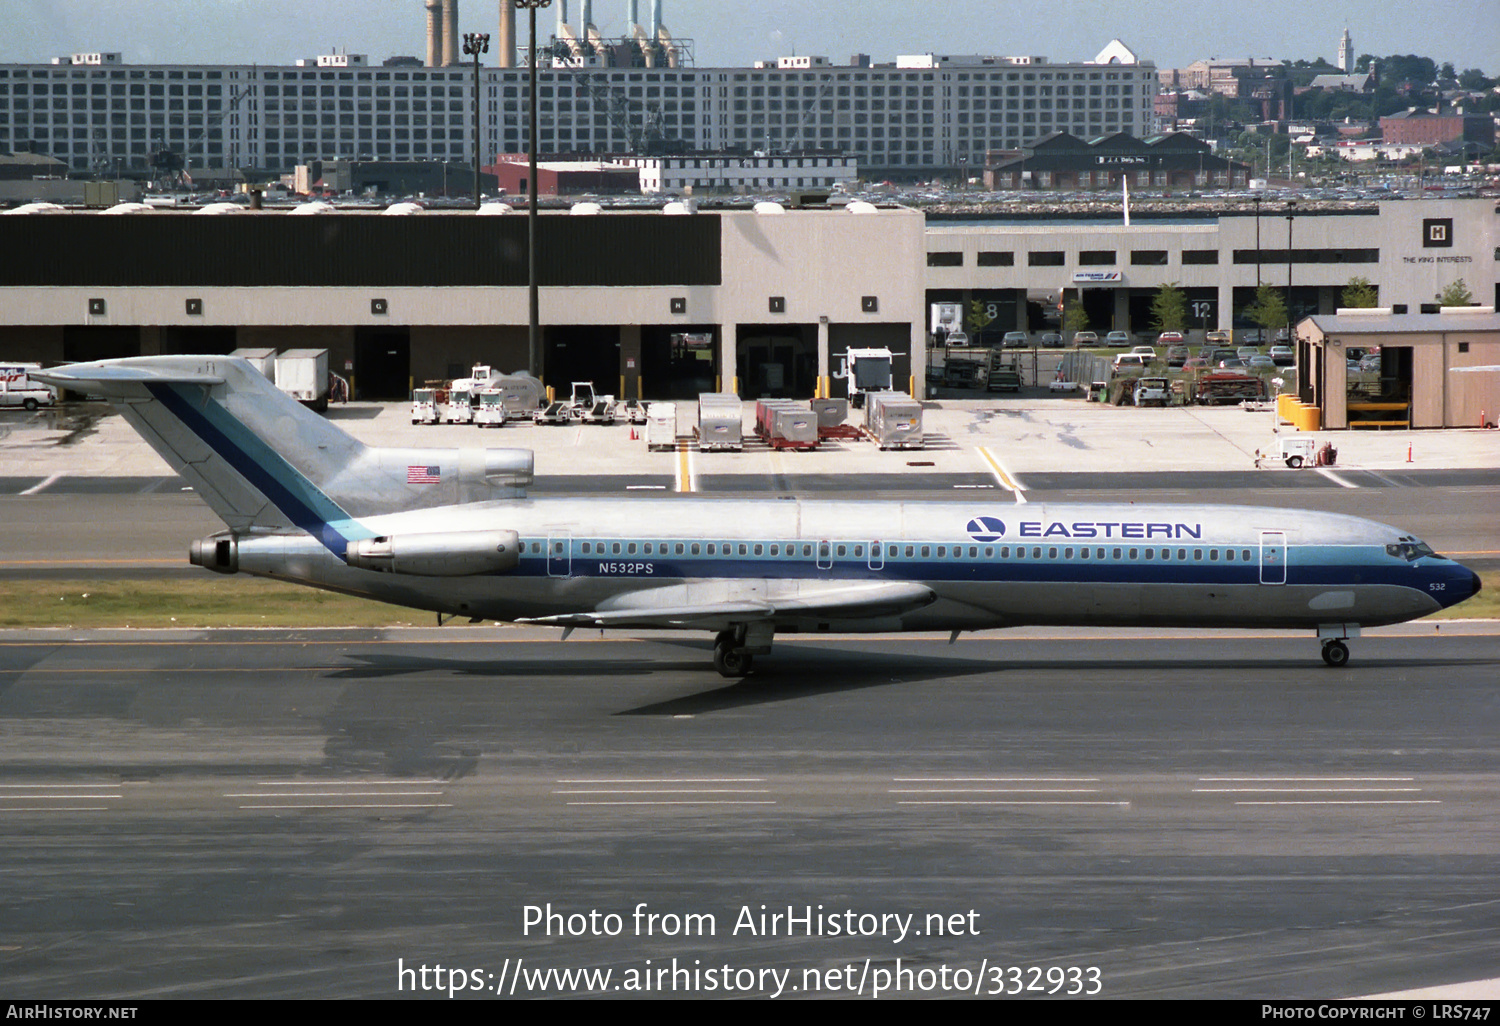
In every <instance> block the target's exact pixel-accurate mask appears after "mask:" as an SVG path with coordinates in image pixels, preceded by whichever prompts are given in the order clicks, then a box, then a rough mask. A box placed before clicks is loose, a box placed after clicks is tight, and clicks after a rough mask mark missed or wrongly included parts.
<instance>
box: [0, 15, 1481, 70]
mask: <svg viewBox="0 0 1500 1026" xmlns="http://www.w3.org/2000/svg"><path fill="white" fill-rule="evenodd" d="M662 2H663V5H664V8H663V11H664V13H663V16H662V20H663V22H664V23H665V24H666V26H667V27H668V28H669V29H670V30H671V31H672V32H673V34H675V35H677V36H679V37H684V38H687V39H691V40H693V42H694V49H695V53H696V58H697V60H696V63H697V65H698V66H699V67H725V66H743V65H745V64H748V63H749V62H751V61H753V60H755V59H757V58H774V57H778V56H783V55H787V54H793V53H798V54H816V55H823V56H827V57H829V58H831V59H833V60H834V61H836V62H840V63H841V62H844V61H846V60H847V59H848V57H849V55H850V54H852V53H868V54H870V55H871V56H872V57H873V58H874V59H875V60H877V61H889V60H891V59H893V58H894V57H895V56H896V55H897V54H900V53H926V52H938V53H985V54H1032V55H1039V56H1045V57H1048V58H1050V59H1052V60H1054V61H1058V62H1065V61H1083V60H1091V59H1093V57H1094V55H1095V54H1096V53H1098V52H1099V50H1101V49H1102V48H1103V47H1104V45H1105V44H1106V43H1108V42H1109V41H1110V39H1112V38H1115V37H1118V38H1120V39H1122V40H1123V41H1124V42H1125V43H1126V44H1127V45H1128V46H1130V47H1131V48H1132V49H1133V50H1135V52H1136V53H1138V54H1139V55H1140V56H1141V58H1142V59H1143V60H1149V61H1153V62H1155V63H1156V65H1157V66H1158V67H1181V66H1183V65H1185V64H1188V63H1190V62H1192V61H1194V60H1197V59H1199V58H1201V57H1213V56H1218V57H1251V56H1253V57H1274V58H1277V59H1280V58H1288V59H1292V60H1296V59H1299V58H1306V59H1309V60H1310V59H1312V58H1315V57H1324V58H1327V59H1328V60H1330V61H1332V60H1333V59H1334V57H1335V49H1336V47H1337V44H1338V39H1339V35H1340V33H1341V32H1342V31H1343V30H1344V27H1345V26H1346V25H1347V26H1348V27H1349V30H1350V32H1351V33H1352V34H1353V36H1354V47H1355V53H1356V54H1362V53H1373V54H1377V55H1380V54H1389V53H1415V54H1420V55H1422V56H1427V57H1431V58H1433V59H1434V60H1436V61H1438V62H1439V63H1441V62H1443V61H1452V62H1453V64H1454V66H1455V67H1457V68H1458V69H1460V70H1462V69H1463V68H1469V67H1478V68H1481V69H1483V70H1484V71H1485V72H1486V73H1487V74H1489V75H1494V74H1496V73H1497V72H1500V0H1417V2H1408V3H1396V4H1392V3H1390V2H1389V0H1341V2H1337V3H1332V4H1327V5H1324V4H1321V3H1309V2H1308V0H1237V2H1229V0H1199V2H1197V3H1183V2H1181V0H1177V2H1172V3H1168V2H1166V0H1135V2H1132V3H1125V2H1122V0H1089V2H1080V0H1048V2H1045V3H1043V2H1039V0H1018V2H1012V3H1008V4H999V3H996V2H995V0H944V2H937V3H912V2H906V3H897V2H893V0H863V2H859V3H846V4H838V5H835V4H831V3H828V2H826V0H820V2H802V3H789V2H785V0H759V2H756V0H748V2H747V0H662ZM649 4H650V0H639V6H640V10H641V16H642V18H645V17H646V12H647V11H648V10H649ZM496 10H497V0H459V23H460V24H459V29H460V31H464V32H475V31H477V32H490V33H491V34H493V33H494V31H495V24H496V21H497V16H496ZM626 10H627V4H626V0H609V2H604V0H596V2H595V4H594V23H595V24H596V25H597V26H598V27H599V29H600V31H601V32H602V33H604V35H606V36H611V35H620V34H622V33H623V32H624V30H625V18H626V14H625V12H626ZM555 12H556V2H555V0H554V5H553V7H551V8H549V9H547V10H544V11H542V12H540V13H539V15H538V19H537V24H538V30H539V33H540V34H542V35H543V36H544V37H545V36H546V35H549V34H550V33H551V30H552V28H553V26H554V25H555V23H556V17H557V15H556V13H555ZM577 12H578V0H570V3H569V15H570V19H572V20H574V21H576V20H577V17H578V13H577ZM0 25H4V26H5V32H4V34H3V35H0V63H13V62H44V61H47V60H49V59H51V58H52V57H57V56H62V55H64V54H69V53H73V52H76V51H94V50H114V51H119V52H121V53H123V54H124V59H125V61H126V62H127V63H132V64H150V63H161V64H254V63H260V64H290V63H291V62H292V61H294V60H296V59H297V58H299V57H312V56H316V55H317V54H320V53H331V52H334V51H335V50H337V51H347V52H349V53H363V54H367V55H369V57H370V59H371V61H372V62H374V63H377V64H378V63H379V62H380V61H381V60H383V59H384V58H386V57H389V56H391V55H393V54H410V55H415V56H421V55H422V54H423V53H424V52H425V43H424V39H425V15H424V13H423V2H422V0H316V2H314V3H309V4H296V3H279V4H278V3H273V2H268V0H0ZM524 26H525V22H524V19H522V20H521V26H520V28H521V31H522V32H523V33H524V31H525V27H524ZM490 63H493V59H491V61H490Z"/></svg>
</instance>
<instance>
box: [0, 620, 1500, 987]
mask: <svg viewBox="0 0 1500 1026" xmlns="http://www.w3.org/2000/svg"><path fill="white" fill-rule="evenodd" d="M1373 634H1374V635H1375V636H1367V637H1365V638H1363V639H1361V640H1360V642H1359V643H1358V644H1357V645H1356V646H1355V657H1354V660H1353V661H1352V662H1351V664H1350V666H1349V668H1348V669H1347V670H1345V671H1340V672H1335V671H1330V670H1328V669H1326V668H1325V667H1323V666H1322V665H1321V664H1320V663H1319V662H1318V661H1317V655H1316V651H1315V645H1314V643H1313V641H1312V639H1310V638H1305V637H1301V636H1295V637H1293V636H1282V635H1271V636H1267V637H1257V638H1248V637H1243V636H1218V635H1208V636H1205V635H1202V634H1186V633H1173V632H1125V633H1101V632H1082V631H1024V632H1017V633H1016V634H1014V635H993V636H986V637H982V638H976V639H973V640H968V639H966V640H963V641H960V642H959V644H958V645H956V646H953V647H949V646H947V645H946V644H944V643H943V641H942V640H940V639H930V638H929V639H924V638H917V639H911V638H903V639H898V640H871V639H829V638H819V639H815V640H795V639H786V640H784V641H781V640H779V641H778V643H777V648H776V651H775V653H774V654H773V655H772V656H771V657H767V658H764V659H763V660H761V662H760V664H758V668H759V669H760V670H761V672H759V673H757V674H756V675H754V676H752V677H750V678H748V679H746V680H743V681H739V682H735V683H726V682H724V681H722V680H720V679H719V678H717V677H716V676H715V675H713V673H712V671H711V670H710V669H709V667H708V650H707V647H706V644H705V643H703V642H700V641H697V640H693V639H679V638H670V637H661V638H646V639H643V640H603V639H599V638H598V636H597V635H595V636H594V637H592V638H589V637H584V636H583V632H580V635H578V636H575V640H573V641H570V642H568V643H567V644H566V645H564V646H559V645H557V644H556V643H555V641H552V640H551V639H552V638H553V637H555V634H554V633H553V632H544V631H535V630H520V629H515V628H511V629H488V628H486V629H473V630H456V629H446V630H444V631H442V632H438V631H435V630H433V631H398V632H354V631H347V632H327V631H312V632H281V631H254V632H226V631H217V632H203V633H194V632H183V633H180V634H143V633H141V632H119V633H108V632H95V633H92V634H88V635H82V636H79V637H78V638H76V639H75V640H69V639H66V638H64V637H61V636H59V635H58V634H57V633H56V632H27V633H24V634H22V633H15V632H12V633H10V634H9V635H7V640H6V641H4V642H3V643H0V731H3V734H4V736H5V739H6V742H5V745H4V747H3V751H0V817H3V818H4V822H5V829H4V830H3V832H0V879H4V880H5V881H6V897H5V899H4V901H3V905H4V914H3V923H4V926H3V936H0V973H3V976H4V978H5V979H6V981H7V990H8V991H9V993H10V994H12V995H16V996H20V995H24V996H28V997H78V996H95V997H113V998H127V999H128V998H145V997H164V996H193V997H250V996H256V997H264V996H289V997H312V996H331V995H344V996H358V997H385V996H395V995H398V994H399V993H403V991H402V990H400V989H399V988H400V987H401V986H402V984H403V980H404V981H405V982H406V983H407V984H408V985H409V988H410V987H417V986H419V982H418V979H417V978H416V977H407V978H403V977H401V976H400V974H399V972H398V970H399V969H400V968H412V967H414V966H422V967H435V966H437V965H442V966H443V967H445V968H446V969H455V968H456V969H463V970H465V971H466V972H471V971H479V972H480V973H481V975H480V976H478V977H475V976H468V977H466V979H467V980H468V981H469V982H470V983H479V984H481V985H482V986H485V987H489V988H492V989H493V988H495V987H497V986H502V985H503V986H510V985H514V983H515V981H516V979H517V977H516V975H515V973H516V970H517V968H518V966H517V962H516V960H518V959H521V960H524V961H523V962H522V963H521V965H522V966H524V967H526V968H527V971H529V970H531V969H535V970H537V971H545V970H548V969H559V970H565V969H577V968H582V967H593V968H599V969H609V970H611V971H612V972H613V973H614V974H615V975H614V976H612V977H611V979H612V980H613V981H614V982H613V984H611V985H610V986H606V987H605V992H607V993H620V991H618V990H615V989H611V988H612V987H614V986H618V985H619V984H620V983H621V982H622V981H624V980H625V979H626V978H627V977H626V976H625V975H624V974H626V973H629V972H631V971H636V972H639V971H641V970H644V969H648V968H650V967H656V968H657V969H660V968H662V967H665V966H668V965H670V964H673V963H672V960H673V959H675V960H676V963H675V964H676V965H677V966H679V967H683V968H687V967H689V966H696V967H698V968H700V969H701V968H706V967H714V968H716V969H717V968H718V967H721V966H729V967H733V968H735V969H736V970H739V969H750V970H757V971H763V970H775V971H777V972H781V971H788V972H790V973H792V976H791V977H788V978H787V979H788V980H790V985H791V986H795V987H797V988H799V989H797V990H789V991H788V992H787V993H807V990H806V988H807V987H808V986H809V981H812V980H813V979H815V978H816V979H820V980H822V981H823V983H822V984H821V986H824V987H827V986H830V985H831V984H830V981H845V982H848V983H849V984H850V985H852V981H853V979H854V976H858V975H861V974H863V975H864V976H865V978H866V979H868V976H869V972H870V969H871V966H873V967H874V968H875V969H876V970H879V969H886V970H894V969H895V968H896V966H897V965H898V960H899V964H900V965H901V966H904V967H906V968H908V969H910V970H913V971H919V970H931V971H932V972H933V974H934V975H932V976H931V977H930V979H929V978H928V977H923V976H921V975H920V974H919V975H915V976H912V977H911V978H910V982H911V985H912V986H913V987H917V988H918V989H919V991H920V990H921V989H922V983H923V981H924V980H927V981H928V982H931V983H933V989H931V990H927V991H925V992H926V993H940V992H942V990H941V988H940V987H938V986H937V984H936V980H937V979H939V977H938V976H937V975H935V974H936V972H937V971H938V970H939V968H940V967H943V966H947V967H949V969H950V971H951V972H952V973H957V972H958V971H959V970H966V971H967V972H968V974H969V975H968V976H967V977H963V978H965V979H969V980H970V981H971V986H972V984H973V981H975V980H978V981H979V983H980V986H981V989H982V987H983V986H985V985H987V984H993V983H995V982H996V977H995V976H994V975H993V969H994V967H998V966H1004V967H1010V966H1020V967H1031V966H1037V967H1041V968H1043V969H1045V968H1047V967H1063V968H1066V967H1095V968H1097V969H1098V970H1099V976H1100V979H1101V980H1102V988H1103V993H1104V994H1105V995H1107V996H1115V997H1122V996H1200V997H1254V998H1267V997H1279V998H1293V997H1302V998H1311V997H1335V996H1348V995H1357V994H1362V993H1375V992H1379V991H1388V990H1397V989H1402V988H1406V987H1415V986H1421V985H1433V984H1440V983H1451V982H1457V981H1461V980H1471V979H1479V978H1484V977H1487V976H1491V975H1493V967H1494V965H1495V963H1496V959H1497V958H1500V914H1497V913H1500V898H1497V897H1496V896H1495V894H1494V880H1495V879H1497V878H1500V828H1497V827H1496V826H1495V824H1496V822H1497V817H1496V811H1497V805H1496V797H1495V796H1496V794H1497V793H1500V764H1497V761H1496V759H1495V756H1494V746H1493V739H1494V737H1496V736H1497V734H1500V703H1497V702H1496V700H1495V690H1494V682H1495V680H1496V679H1497V677H1500V637H1497V636H1496V633H1495V629H1494V627H1493V625H1471V626H1468V627H1465V626H1462V625H1449V626H1446V627H1444V629H1443V630H1442V631H1441V632H1440V633H1436V632H1434V631H1433V630H1432V628H1431V627H1430V626H1421V627H1407V628H1393V629H1388V630H1386V631H1379V632H1373ZM642 903H644V906H645V909H646V910H647V912H648V913H658V914H661V915H662V916H664V917H671V916H677V917H686V916H689V915H695V916H698V917H700V918H699V919H697V920H695V922H696V923H697V933H695V934H694V935H691V936H686V935H677V936H670V935H663V930H664V929H665V926H663V927H660V928H659V929H658V932H656V933H655V934H654V935H652V936H639V935H637V932H636V927H635V926H633V925H632V924H633V918H632V916H633V912H634V911H635V909H636V908H637V907H638V906H640V905H641V904H642ZM548 905H550V906H551V908H552V910H554V911H556V912H559V913H562V914H564V915H571V914H574V913H578V914H583V915H587V914H588V913H590V911H596V912H598V913H600V914H601V915H605V914H608V913H615V914H617V915H619V916H620V917H621V927H622V930H623V933H622V934H621V935H619V936H607V935H602V934H600V933H598V932H597V931H594V930H592V929H590V928H587V927H580V928H581V929H582V935H571V931H569V930H568V929H567V928H566V927H565V926H564V927H559V929H561V930H562V931H563V933H564V934H567V935H562V936H559V935H557V934H556V933H555V932H554V935H553V936H550V937H549V936H546V935H545V930H543V929H542V928H540V927H533V928H531V929H530V930H529V931H528V929H527V928H526V926H525V923H526V917H527V915H528V912H527V909H528V907H533V906H534V907H536V908H538V909H545V908H546V907H547V906H548ZM761 906H765V907H766V909H765V910H767V911H770V912H785V911H786V910H787V908H788V907H790V908H791V909H792V910H793V915H794V918H795V917H798V916H802V915H804V914H805V913H806V911H807V910H809V909H810V910H811V911H812V912H813V913H814V914H815V916H817V917H821V916H825V915H826V916H831V915H833V914H835V913H837V914H839V915H842V914H843V913H844V912H846V911H852V912H854V913H856V914H858V915H874V916H885V915H890V916H905V915H913V916H915V920H913V921H912V922H913V923H914V929H917V930H919V931H920V932H921V935H920V936H918V935H908V936H907V937H906V938H905V939H903V940H898V939H896V938H895V937H894V936H893V935H891V934H889V933H887V934H884V935H881V934H875V935H870V936H855V937H843V936H827V935H826V934H825V935H823V936H817V935H814V936H804V935H802V931H800V930H795V929H794V935H792V936H786V935H785V930H784V928H783V930H782V931H781V934H780V935H777V936H766V935H764V934H762V933H760V932H759V931H756V932H749V931H746V930H744V929H740V930H738V931H736V930H735V929H734V927H735V925H736V923H737V922H739V921H741V916H742V915H743V910H746V909H748V910H749V911H750V913H751V915H752V916H759V914H760V912H761V911H763V910H762V909H761ZM820 906H821V909H820V908H819V907H820ZM971 912H972V913H973V915H972V916H970V913H971ZM534 914H537V915H539V914H541V913H534ZM928 915H940V916H941V917H943V922H944V923H946V924H948V925H949V926H950V927H951V926H952V925H953V924H955V923H959V922H960V920H961V921H962V922H961V924H960V925H961V928H960V930H959V935H957V936H952V935H945V936H936V935H934V933H933V931H932V930H930V929H929V928H928V927H927V925H926V924H928V921H927V919H926V917H927V916H928ZM710 916H711V917H713V918H712V925H713V932H712V935H709V934H708V933H707V931H706V929H705V928H706V926H707V924H709V923H710V920H709V919H708V917H710ZM953 916H959V917H960V920H954V919H952V918H951V917H953ZM678 921H679V922H686V921H687V920H686V919H685V918H684V919H680V920H678ZM814 921H815V922H819V923H822V922H823V920H822V919H820V918H815V919H814ZM897 921H899V920H897ZM659 922H661V923H662V924H666V923H669V922H671V920H670V918H664V919H663V920H660V921H659ZM867 922H871V923H873V922H874V921H873V920H871V921H867ZM507 960H509V961H507ZM648 960H649V965H648ZM846 966H855V967H856V970H846V969H845V968H844V967H846ZM804 970H806V971H807V972H808V973H811V974H812V975H807V974H805V973H804ZM982 970H983V971H982ZM851 973H852V974H853V975H851ZM840 974H842V975H840ZM877 976H878V974H877ZM958 978H959V977H958V976H952V975H950V979H954V980H956V979H958ZM744 979H748V977H745V978H744ZM1043 979H1045V977H1043ZM690 980H691V978H690V977H681V978H678V984H677V986H678V987H679V989H678V991H677V992H678V993H693V992H694V991H693V989H692V988H693V983H692V982H690ZM702 982H703V977H699V978H698V983H699V984H700V985H701V984H702ZM466 985H467V984H466ZM837 985H838V986H843V985H844V983H843V982H840V983H837ZM1001 985H1002V986H1005V985H1006V984H1004V982H1003V979H1002V980H1001ZM535 986H536V990H535V991H534V992H536V993H551V994H556V993H559V992H561V991H564V990H566V991H568V992H581V991H585V990H587V989H588V988H587V987H583V986H573V987H571V988H566V987H562V986H560V985H558V984H557V983H556V982H555V981H554V982H553V983H551V984H548V983H546V982H542V983H537V984H536V985H535ZM404 992H405V993H408V994H409V993H412V990H411V989H407V990H405V991H404ZM526 992H527V985H522V986H521V993H526ZM752 992H754V993H766V992H767V989H763V988H761V987H759V986H758V987H756V988H753V990H752ZM418 993H424V992H422V991H418ZM425 993H428V994H432V993H434V992H432V991H426V992H425ZM719 993H722V991H719Z"/></svg>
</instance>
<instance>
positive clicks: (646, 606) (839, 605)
mask: <svg viewBox="0 0 1500 1026" xmlns="http://www.w3.org/2000/svg"><path fill="white" fill-rule="evenodd" d="M936 598H937V596H936V595H934V594H933V592H932V589H931V588H928V587H927V586H926V585H923V584H916V583H914V582H909V581H853V582H850V581H773V580H714V581H702V582H690V583H688V584H683V585H675V586H671V587H666V588H643V589H641V590H638V591H632V592H626V593H625V594H623V595H615V596H612V597H611V598H609V599H607V600H606V601H605V602H603V603H601V604H600V606H599V608H597V609H595V610H593V611H592V612H587V613H562V614H559V615H556V616H539V617H531V618H527V619H524V620H518V621H517V622H518V623H537V624H550V625H553V626H557V627H657V628H668V629H681V628H700V629H702V628H706V629H714V628H715V627H717V626H721V625H724V624H728V623H732V622H733V623H747V622H756V621H762V620H776V619H798V618H809V619H812V618H817V619H827V620H859V619H865V618H874V617H888V616H899V615H900V614H902V613H906V612H909V611H911V610H913V609H920V608H921V607H922V606H925V605H927V604H928V603H930V602H933V601H934V600H935V599H936Z"/></svg>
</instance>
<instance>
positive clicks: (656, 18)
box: [651, 0, 661, 43]
mask: <svg viewBox="0 0 1500 1026" xmlns="http://www.w3.org/2000/svg"><path fill="white" fill-rule="evenodd" d="M659 35H661V0H651V42H653V43H654V42H656V38H657V37H658V36H659Z"/></svg>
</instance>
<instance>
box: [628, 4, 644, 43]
mask: <svg viewBox="0 0 1500 1026" xmlns="http://www.w3.org/2000/svg"><path fill="white" fill-rule="evenodd" d="M640 25H641V0H625V34H626V35H627V36H633V35H635V30H636V29H638V28H640Z"/></svg>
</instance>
